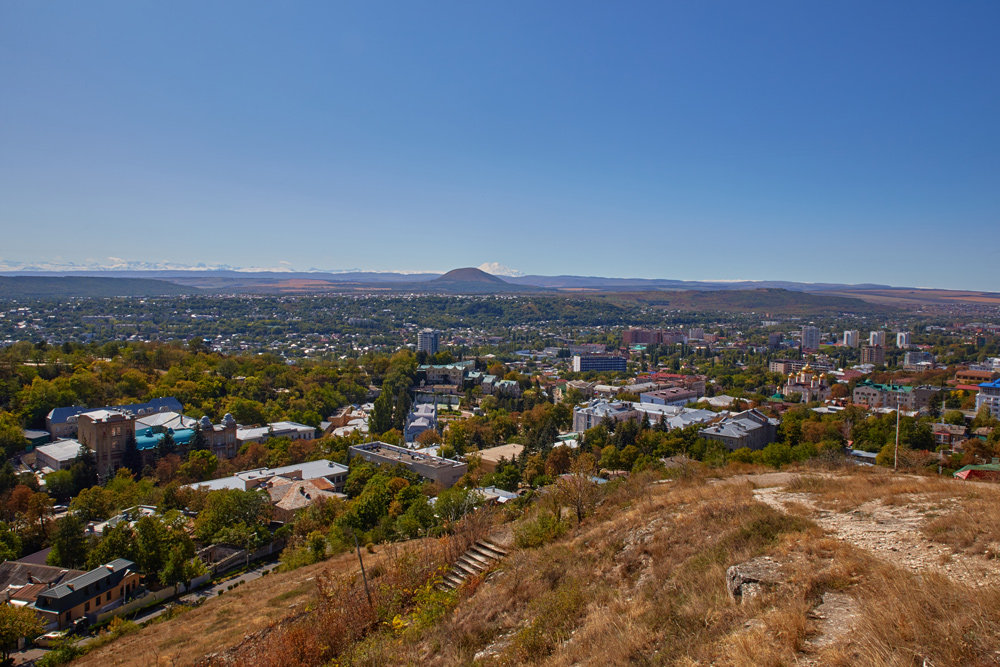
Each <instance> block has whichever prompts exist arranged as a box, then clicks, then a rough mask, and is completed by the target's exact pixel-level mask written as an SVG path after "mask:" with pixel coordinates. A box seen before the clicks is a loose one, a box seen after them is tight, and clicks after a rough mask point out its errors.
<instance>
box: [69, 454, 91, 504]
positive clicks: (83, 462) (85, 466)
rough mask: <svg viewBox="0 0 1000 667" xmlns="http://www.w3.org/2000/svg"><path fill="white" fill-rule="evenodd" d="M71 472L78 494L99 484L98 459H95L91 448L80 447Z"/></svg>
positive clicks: (70, 468)
mask: <svg viewBox="0 0 1000 667" xmlns="http://www.w3.org/2000/svg"><path fill="white" fill-rule="evenodd" d="M69 470H70V472H71V473H73V484H74V486H75V487H76V492H77V493H79V492H80V491H82V490H83V489H86V488H87V487H90V486H94V485H95V484H97V459H96V458H94V452H93V451H91V449H90V448H89V447H87V446H85V445H81V446H80V452H79V453H78V454H77V455H76V458H75V459H74V460H73V464H72V465H71V466H70V467H69Z"/></svg>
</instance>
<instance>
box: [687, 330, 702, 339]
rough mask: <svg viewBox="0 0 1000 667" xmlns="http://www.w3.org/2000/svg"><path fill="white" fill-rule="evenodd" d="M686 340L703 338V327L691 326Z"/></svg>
mask: <svg viewBox="0 0 1000 667" xmlns="http://www.w3.org/2000/svg"><path fill="white" fill-rule="evenodd" d="M688 340H705V329H704V328H702V327H693V328H691V329H689V330H688Z"/></svg>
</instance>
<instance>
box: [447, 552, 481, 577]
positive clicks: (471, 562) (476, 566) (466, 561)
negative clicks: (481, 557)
mask: <svg viewBox="0 0 1000 667" xmlns="http://www.w3.org/2000/svg"><path fill="white" fill-rule="evenodd" d="M455 562H456V563H461V564H462V565H464V566H466V567H469V568H472V569H473V570H475V572H476V574H479V573H480V572H482V571H483V570H485V569H486V568H487V567H489V566H488V565H485V564H483V563H481V562H479V561H478V560H475V559H473V558H469V556H468V554H466V555H464V556H462V557H461V558H459V559H458V560H457V561H455Z"/></svg>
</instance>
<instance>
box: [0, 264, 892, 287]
mask: <svg viewBox="0 0 1000 667" xmlns="http://www.w3.org/2000/svg"><path fill="white" fill-rule="evenodd" d="M0 275H18V276H52V277H55V276H67V275H71V276H74V277H76V276H91V277H104V278H154V279H158V280H167V281H169V282H172V283H176V284H180V285H190V286H192V287H199V288H203V289H216V288H219V287H223V286H224V285H226V284H227V283H230V284H233V285H243V284H254V285H264V284H267V283H287V282H292V281H308V282H310V283H347V284H356V285H364V284H375V283H397V284H399V285H406V286H409V285H413V284H416V283H426V282H433V283H434V284H436V285H449V286H452V287H455V286H459V285H463V286H469V285H482V284H484V283H485V284H492V285H496V286H502V285H520V286H524V287H529V288H543V289H547V290H594V291H647V290H664V289H666V290H678V289H697V290H744V289H757V288H769V287H776V288H779V289H787V290H793V291H800V292H821V291H826V290H843V289H893V288H892V287H891V286H890V285H878V284H870V283H865V284H847V283H802V282H793V281H782V280H758V281H755V280H740V281H711V280H673V279H667V278H606V277H601V276H570V275H560V276H542V275H526V276H516V277H514V276H504V277H502V278H501V277H500V276H497V275H494V274H490V273H487V272H485V271H483V270H482V269H479V268H474V267H466V268H461V269H454V270H452V271H449V272H447V273H444V274H440V273H397V272H391V271H347V272H343V273H339V272H338V273H332V272H323V271H246V270H235V269H220V270H216V269H209V270H204V271H200V270H196V269H183V270H181V269H166V270H148V271H147V270H92V269H87V270H81V271H47V270H46V271H24V270H21V271H0ZM498 289H500V288H499V287H498ZM509 289H510V288H502V291H507V290H509ZM310 291H312V290H310Z"/></svg>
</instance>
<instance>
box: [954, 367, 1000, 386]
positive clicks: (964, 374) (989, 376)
mask: <svg viewBox="0 0 1000 667" xmlns="http://www.w3.org/2000/svg"><path fill="white" fill-rule="evenodd" d="M997 378H1000V373H996V372H994V371H991V370H990V371H979V370H973V369H971V368H963V369H962V370H960V371H957V372H956V373H955V380H956V381H957V382H958V384H975V385H978V384H979V383H981V382H992V381H993V380H996V379H997Z"/></svg>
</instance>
